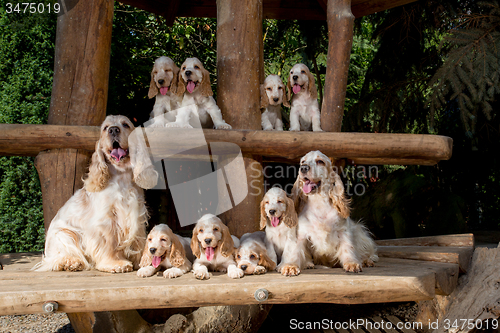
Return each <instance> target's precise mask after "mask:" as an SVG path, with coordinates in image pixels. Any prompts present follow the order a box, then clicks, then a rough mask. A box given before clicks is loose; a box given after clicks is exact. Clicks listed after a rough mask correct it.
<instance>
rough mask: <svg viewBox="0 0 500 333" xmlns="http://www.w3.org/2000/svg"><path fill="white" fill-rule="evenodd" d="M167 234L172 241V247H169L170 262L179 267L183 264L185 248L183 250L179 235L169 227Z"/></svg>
mask: <svg viewBox="0 0 500 333" xmlns="http://www.w3.org/2000/svg"><path fill="white" fill-rule="evenodd" d="M167 234H168V237H169V238H170V241H171V242H172V247H171V248H170V262H171V263H172V265H173V266H175V267H180V266H182V265H184V261H185V258H186V250H184V246H182V243H181V241H180V240H179V237H178V236H177V235H175V234H174V233H173V232H172V230H171V229H169V230H168V231H167Z"/></svg>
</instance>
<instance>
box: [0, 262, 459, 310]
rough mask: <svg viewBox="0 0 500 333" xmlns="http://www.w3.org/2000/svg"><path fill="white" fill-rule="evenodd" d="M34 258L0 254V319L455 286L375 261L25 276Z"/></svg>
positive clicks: (314, 299) (393, 295) (436, 273)
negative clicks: (49, 306) (250, 270)
mask: <svg viewBox="0 0 500 333" xmlns="http://www.w3.org/2000/svg"><path fill="white" fill-rule="evenodd" d="M40 258H41V256H40V255H39V254H6V255H0V261H1V262H2V263H3V265H4V270H2V271H0V315H9V314H28V313H42V312H43V309H42V306H43V304H44V303H45V302H47V301H55V302H57V303H58V305H59V310H58V311H61V312H67V313H70V312H91V311H115V310H126V309H144V308H148V309H151V308H167V307H197V306H212V305H237V304H256V303H259V302H258V301H257V300H256V299H255V296H254V294H255V292H256V291H257V290H258V289H261V288H265V289H266V290H267V291H268V292H269V299H268V300H267V301H265V302H264V303H269V304H281V303H283V304H291V303H337V304H362V303H380V302H403V301H418V300H428V299H432V298H433V297H434V295H435V294H449V293H450V292H451V291H452V290H453V289H454V288H455V285H456V278H457V276H458V265H456V264H449V263H437V262H425V261H416V260H404V259H394V258H381V260H380V262H378V263H377V264H376V267H372V268H365V269H364V270H363V272H361V273H359V274H350V273H345V272H344V271H343V270H342V269H340V268H335V269H314V270H307V271H305V272H303V273H302V274H300V275H299V276H297V277H284V276H281V275H280V274H278V273H276V272H272V273H267V274H264V275H260V276H245V277H243V278H242V279H238V280H234V279H230V278H228V277H227V275H226V274H222V273H213V276H212V278H211V279H210V280H207V281H199V280H197V279H195V278H194V277H193V275H192V273H188V274H186V275H184V276H182V277H180V278H177V279H171V280H168V279H165V278H163V277H161V276H154V277H151V278H139V277H137V275H136V272H131V273H124V274H107V273H103V272H98V271H85V272H33V271H30V270H29V269H30V268H31V267H33V265H34V264H35V263H36V262H38V261H39V260H40Z"/></svg>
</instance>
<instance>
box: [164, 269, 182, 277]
mask: <svg viewBox="0 0 500 333" xmlns="http://www.w3.org/2000/svg"><path fill="white" fill-rule="evenodd" d="M181 275H182V270H181V269H180V268H177V267H172V268H169V269H167V270H165V272H163V277H164V278H167V279H174V278H176V277H179V276H181Z"/></svg>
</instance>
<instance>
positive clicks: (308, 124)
mask: <svg viewBox="0 0 500 333" xmlns="http://www.w3.org/2000/svg"><path fill="white" fill-rule="evenodd" d="M287 91H288V92H287V99H288V100H289V101H290V105H291V107H290V131H310V130H311V129H312V130H313V131H315V132H321V131H322V130H321V115H320V112H319V104H318V90H317V89H316V84H315V82H314V76H313V75H312V74H311V72H310V71H309V68H308V67H307V66H306V65H304V64H296V65H295V66H293V67H292V69H291V70H290V74H289V75H288V83H287ZM292 93H293V96H292Z"/></svg>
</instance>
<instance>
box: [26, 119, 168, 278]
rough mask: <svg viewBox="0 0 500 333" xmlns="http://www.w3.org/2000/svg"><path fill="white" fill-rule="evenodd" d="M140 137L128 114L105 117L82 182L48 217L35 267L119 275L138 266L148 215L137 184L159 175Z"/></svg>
mask: <svg viewBox="0 0 500 333" xmlns="http://www.w3.org/2000/svg"><path fill="white" fill-rule="evenodd" d="M136 134H137V135H136ZM143 141H144V137H143V136H142V131H140V130H138V131H134V125H133V124H132V123H131V122H130V120H129V119H128V118H127V117H124V116H108V117H107V118H106V119H105V120H104V122H103V123H102V125H101V137H100V139H99V141H97V143H96V149H95V152H94V154H93V155H92V162H91V164H90V167H89V173H88V174H87V177H86V178H85V179H84V186H83V188H82V189H80V190H78V191H76V192H75V194H74V195H73V196H72V197H71V198H70V199H69V200H68V201H67V202H66V203H65V204H64V206H63V207H62V208H61V209H60V210H59V211H58V212H57V215H56V216H55V217H54V219H53V220H52V222H51V224H50V227H49V229H48V231H47V236H46V241H45V254H44V256H43V259H42V261H41V262H40V263H38V264H37V265H36V266H35V267H34V269H36V270H38V271H50V270H53V271H60V270H68V271H78V270H86V269H91V268H96V269H98V270H100V271H104V272H112V273H121V272H129V271H132V270H133V269H134V268H138V267H139V262H140V259H141V250H142V248H143V247H144V243H145V239H146V237H145V236H146V229H145V228H146V222H147V218H148V214H147V210H146V206H145V204H144V194H143V190H142V188H141V187H143V188H152V187H154V186H155V185H156V182H157V178H158V174H157V173H156V171H155V170H154V169H153V167H152V165H151V161H150V160H149V156H148V155H147V152H145V150H146V146H145V143H144V142H143ZM139 186H141V187H139Z"/></svg>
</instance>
